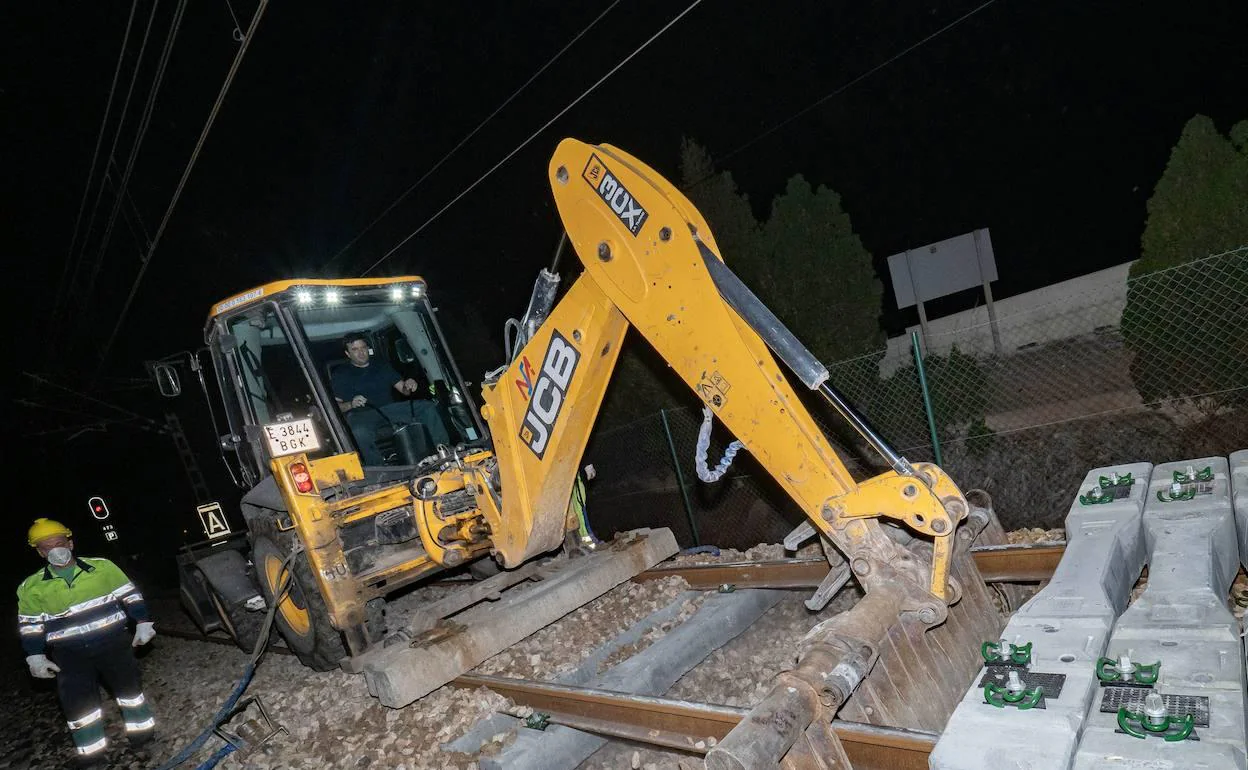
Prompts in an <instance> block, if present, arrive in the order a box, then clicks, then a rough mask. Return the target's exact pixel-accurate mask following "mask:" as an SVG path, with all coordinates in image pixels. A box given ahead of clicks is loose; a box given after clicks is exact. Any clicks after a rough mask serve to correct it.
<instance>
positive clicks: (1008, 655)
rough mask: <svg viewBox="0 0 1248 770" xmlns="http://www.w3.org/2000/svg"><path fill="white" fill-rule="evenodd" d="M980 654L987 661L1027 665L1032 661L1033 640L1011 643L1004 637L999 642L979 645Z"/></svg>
mask: <svg viewBox="0 0 1248 770" xmlns="http://www.w3.org/2000/svg"><path fill="white" fill-rule="evenodd" d="M979 654H980V656H981V657H983V659H984V662H985V663H991V664H996V665H1000V664H1003V663H1005V664H1009V663H1013V664H1014V665H1016V666H1026V665H1028V664H1030V663H1031V642H1028V643H1027V644H1010V643H1009V642H1007V641H1005V640H1004V639H1002V640H1001V641H999V642H984V643H983V644H981V645H980V646H979Z"/></svg>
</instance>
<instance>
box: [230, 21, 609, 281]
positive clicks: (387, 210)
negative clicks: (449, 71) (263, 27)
mask: <svg viewBox="0 0 1248 770" xmlns="http://www.w3.org/2000/svg"><path fill="white" fill-rule="evenodd" d="M227 2H228V0H227ZM620 2H621V0H613V2H612V3H611V4H610V5H608V6H607V7H606V9H605V10H604V11H602V13H599V14H598V15H597V16H595V17H594V19H593V20H592V21H591V22H589V24H587V25H586V26H585V27H584V28H583V29H582V30H581V31H580V32H578V33H577V34H576V35H575V36H574V37H573V38H572V39H571V40H569V41H568V42H567V43H566V44H565V45H564V46H563V48H560V49H559V51H558V52H556V53H555V55H554V56H552V57H550V58H549V59H547V60H546V63H545V64H543V65H542V66H541V67H538V68H537V71H536V72H534V73H533V74H532V75H530V76H529V79H528V80H526V81H524V83H522V84H521V85H520V87H519V88H517V89H516V90H515V91H512V92H511V96H508V97H507V98H506V99H504V100H503V102H502V104H499V105H498V106H497V107H495V108H494V111H493V112H491V113H490V114H489V115H486V116H485V119H484V120H482V121H481V122H480V123H478V124H477V126H476V128H474V129H472V130H471V131H469V132H468V133H467V134H465V135H464V137H463V138H462V139H460V140H459V142H458V143H457V144H456V145H455V146H454V147H452V148H451V149H450V150H449V151H448V152H447V153H446V154H445V155H443V156H442V157H441V158H440V159H438V162H437V163H434V164H433V165H432V166H430V167H429V168H428V170H426V171H425V173H423V174H421V175H420V178H419V179H417V180H416V181H415V182H414V183H412V186H411V187H408V188H407V189H406V190H404V191H403V192H402V193H401V194H400V195H399V197H397V198H395V199H394V200H393V201H392V202H391V203H390V205H389V206H386V208H385V209H384V210H382V212H381V213H380V214H378V215H377V216H376V217H374V218H373V221H371V222H369V223H368V225H367V226H365V228H364V229H363V230H361V231H360V232H358V233H356V235H355V237H354V238H352V239H351V240H350V241H348V242H347V244H346V245H345V246H343V247H342V248H341V249H339V250H338V253H336V254H334V256H332V257H330V258H329V261H328V262H326V263H325V264H324V265H322V266H321V269H322V270H326V269H328V268H329V267H330V266H331V265H333V264H334V263H335V262H337V261H338V258H339V257H341V256H342V255H343V254H345V253H346V252H347V251H348V250H349V249H350V248H351V247H352V246H354V245H355V244H356V243H357V242H359V240H360V239H361V238H363V237H364V235H365V234H367V233H368V232H369V231H370V230H372V229H373V228H374V227H375V226H376V225H377V223H378V222H380V221H381V220H382V219H384V218H385V217H386V215H387V214H389V213H390V212H391V211H393V210H394V208H395V207H396V206H398V205H399V204H400V203H402V202H403V201H404V200H406V199H407V196H409V195H411V194H412V192H414V191H415V190H416V188H417V187H419V186H420V185H421V184H422V183H423V182H424V181H425V180H426V179H428V178H429V177H430V176H431V175H432V174H433V172H435V171H437V170H438V169H439V168H441V167H442V164H444V163H446V162H447V161H448V160H450V158H451V156H452V155H454V154H455V153H457V152H459V149H460V148H461V147H463V146H464V145H465V144H467V143H468V141H469V140H470V139H472V137H474V136H476V135H477V133H478V132H480V131H481V129H483V128H485V126H486V124H487V123H489V122H490V121H491V120H493V119H494V118H495V116H497V115H498V113H500V112H502V111H503V109H504V108H505V107H506V106H507V105H509V104H511V103H512V102H513V101H514V100H515V98H516V97H517V96H519V95H520V94H521V92H523V91H524V90H525V89H526V88H528V87H529V85H531V84H532V83H533V81H534V80H537V79H538V78H539V77H540V76H541V74H542V73H543V72H545V71H546V70H547V69H549V68H550V65H552V64H554V63H555V62H556V61H558V60H559V58H560V57H562V56H563V55H564V54H565V53H567V51H568V49H569V48H571V47H572V46H573V45H575V44H576V42H577V41H578V40H580V39H581V38H582V37H584V36H585V35H586V33H588V32H589V31H590V30H591V29H593V28H594V26H595V25H596V24H597V23H598V22H599V21H601V20H602V18H603V17H604V16H606V15H607V14H608V13H610V12H611V9H613V8H615V6H617V5H619V4H620Z"/></svg>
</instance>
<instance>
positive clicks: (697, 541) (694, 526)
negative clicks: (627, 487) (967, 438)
mask: <svg viewBox="0 0 1248 770" xmlns="http://www.w3.org/2000/svg"><path fill="white" fill-rule="evenodd" d="M659 417H660V418H661V419H662V420H663V432H664V433H665V434H667V448H668V450H670V451H671V453H672V467H673V468H674V469H675V470H676V483H677V484H679V485H680V499H681V500H682V501H684V503H685V516H686V518H688V519H689V531H690V532H691V533H692V534H693V544H694V545H695V546H698V545H702V540H701V538H699V537H698V523H697V522H696V521H694V519H693V506H692V505H691V504H690V503H689V490H688V489H686V488H685V474H684V472H683V471H682V470H681V469H680V458H678V457H677V456H676V442H675V441H673V440H672V427H671V425H670V424H668V422H667V410H666V409H664V408H662V407H659ZM937 464H938V465H939V463H937Z"/></svg>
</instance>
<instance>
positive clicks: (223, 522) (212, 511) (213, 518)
mask: <svg viewBox="0 0 1248 770" xmlns="http://www.w3.org/2000/svg"><path fill="white" fill-rule="evenodd" d="M195 510H196V511H197V512H198V513H199V523H200V524H202V525H203V527H204V534H205V535H207V536H208V539H209V540H215V539H216V538H218V537H225V536H226V535H228V534H230V522H229V521H228V520H227V519H226V518H225V511H223V510H221V504H220V503H208V504H207V505H201V506H199V507H198V508H196V509H195Z"/></svg>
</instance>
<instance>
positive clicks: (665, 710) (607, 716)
mask: <svg viewBox="0 0 1248 770" xmlns="http://www.w3.org/2000/svg"><path fill="white" fill-rule="evenodd" d="M1064 550H1065V548H1064V546H1062V545H1016V546H1014V545H1011V546H987V547H981V548H976V549H974V550H973V553H974V556H975V561H976V565H977V566H978V567H979V569H980V572H981V574H982V575H983V578H984V580H985V581H987V582H1020V583H1021V582H1037V581H1042V580H1046V579H1048V578H1049V577H1051V576H1052V574H1053V571H1054V569H1056V567H1057V564H1058V562H1059V561H1060V559H1061V556H1062V553H1063V552H1064ZM827 572H828V563H827V561H825V560H823V559H787V560H783V561H763V562H737V563H728V564H721V563H713V564H689V565H668V566H659V567H655V568H653V569H650V570H647V571H646V572H643V573H641V574H639V575H637V576H636V577H634V578H633V580H635V581H646V580H659V579H662V578H665V577H673V576H679V577H682V578H684V579H685V580H686V581H688V583H689V585H690V587H691V588H693V589H695V590H715V589H718V588H720V587H721V586H724V585H731V586H733V587H735V588H790V589H802V588H814V587H817V586H818V585H819V583H820V581H822V580H823V577H824V576H825V575H826V574H827ZM160 632H161V633H162V634H164V635H165V636H172V637H177V638H180V639H188V640H192V641H199V642H208V643H211V644H224V645H228V646H234V642H233V641H232V640H230V639H227V638H222V637H209V636H204V635H202V634H198V633H193V632H187V631H181V630H177V629H160ZM270 649H271V650H272V651H273V652H276V653H278V654H280V655H291V654H293V653H292V652H291V650H289V649H288V648H285V647H272V648H270ZM451 685H452V686H454V687H459V688H469V689H475V688H478V687H486V688H488V689H490V690H492V691H494V692H496V693H498V694H500V695H503V696H505V697H507V698H510V699H511V700H512V701H513V702H515V703H516V704H517V705H520V706H528V707H530V708H532V709H533V710H534V711H536V712H540V713H541V714H544V715H547V716H548V717H549V720H550V722H552V723H555V724H561V725H566V726H568V727H571V728H574V729H577V730H583V731H585V732H591V733H595V734H598V735H601V736H605V737H610V738H616V739H620V740H628V741H634V742H637V743H644V744H649V745H653V746H658V747H662V748H666V749H675V750H679V751H686V752H690V753H694V754H705V753H706V752H707V751H709V750H710V748H711V747H713V746H715V745H716V743H717V742H719V741H720V740H721V739H723V738H724V736H726V735H727V734H728V733H729V732H730V731H731V730H732V728H733V727H735V726H736V725H737V723H739V722H740V721H741V720H742V719H743V718H745V716H746V714H747V713H748V709H743V708H736V707H731V706H719V705H714V704H709V703H695V702H690V701H683V700H676V699H671V698H664V697H654V696H644V695H630V694H626V693H620V692H613V691H610V690H601V689H594V688H590V687H572V686H567V685H559V684H552V683H549V682H538V681H531V680H525V679H511V678H506V677H498V676H481V675H473V674H465V675H463V676H460V677H458V678H456V679H454V680H453V681H452V682H451ZM833 729H834V730H835V732H836V734H837V737H838V738H840V741H841V744H842V745H843V746H844V748H845V752H846V755H847V756H848V757H849V760H850V762H851V763H852V765H853V767H854V768H855V770H925V769H926V768H927V766H928V763H927V760H928V755H929V754H930V753H931V750H932V748H933V747H934V746H935V745H936V738H937V736H936V735H935V734H933V733H928V732H922V731H916V730H905V729H899V728H889V727H880V726H876V725H867V724H861V723H858V722H849V721H843V720H839V719H838V720H835V721H834V722H833ZM795 767H796V765H795Z"/></svg>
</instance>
